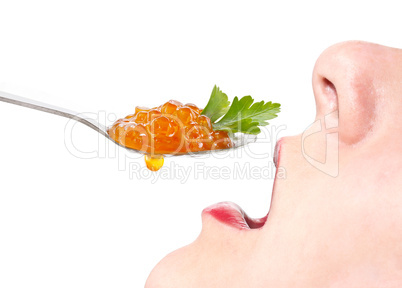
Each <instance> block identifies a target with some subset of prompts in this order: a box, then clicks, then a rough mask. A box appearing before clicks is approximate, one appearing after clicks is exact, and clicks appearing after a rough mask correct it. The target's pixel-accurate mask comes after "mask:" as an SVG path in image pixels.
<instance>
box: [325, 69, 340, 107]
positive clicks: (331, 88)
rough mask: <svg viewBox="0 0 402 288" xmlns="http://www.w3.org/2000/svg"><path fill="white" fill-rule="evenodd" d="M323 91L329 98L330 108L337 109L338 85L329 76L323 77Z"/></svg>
mask: <svg viewBox="0 0 402 288" xmlns="http://www.w3.org/2000/svg"><path fill="white" fill-rule="evenodd" d="M321 83H322V93H323V94H324V95H325V97H326V98H327V99H326V100H327V102H328V104H329V108H330V109H331V110H335V109H336V108H337V107H338V93H337V91H336V87H335V85H334V83H332V82H331V81H330V80H328V79H327V78H325V77H323V78H322V81H321Z"/></svg>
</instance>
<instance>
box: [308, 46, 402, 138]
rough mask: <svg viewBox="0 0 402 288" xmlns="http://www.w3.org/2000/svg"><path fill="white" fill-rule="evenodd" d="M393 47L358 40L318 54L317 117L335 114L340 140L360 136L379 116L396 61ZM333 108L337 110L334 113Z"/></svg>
mask: <svg viewBox="0 0 402 288" xmlns="http://www.w3.org/2000/svg"><path fill="white" fill-rule="evenodd" d="M395 50H397V49H394V48H389V47H385V46H381V45H377V44H372V43H366V42H361V41H350V42H343V43H339V44H336V45H334V46H331V47H329V48H328V49H327V50H325V51H324V52H323V53H322V54H321V56H320V57H319V58H318V60H317V62H316V64H315V67H314V72H313V90H314V96H315V100H316V107H317V115H316V117H317V118H321V117H324V116H326V115H329V114H331V113H332V114H334V115H337V116H335V117H338V119H337V120H338V123H339V124H338V125H339V127H338V128H339V129H338V131H339V140H341V141H343V142H344V143H346V144H354V143H357V142H359V141H361V140H363V139H364V138H365V137H366V136H367V135H368V133H369V131H371V129H372V128H373V125H375V123H376V120H377V118H378V117H379V111H378V110H379V107H380V104H381V99H382V98H383V97H384V96H385V95H384V94H385V93H386V89H385V88H386V87H387V85H386V84H387V83H385V82H387V81H390V79H389V78H387V77H386V75H389V74H390V71H392V69H393V67H394V66H395V63H394V62H393V60H392V59H395V57H394V56H395V55H393V54H394V53H395ZM334 111H336V112H337V113H333V112H334Z"/></svg>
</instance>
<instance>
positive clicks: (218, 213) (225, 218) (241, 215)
mask: <svg viewBox="0 0 402 288" xmlns="http://www.w3.org/2000/svg"><path fill="white" fill-rule="evenodd" d="M281 142H282V139H280V140H279V141H278V142H277V143H276V145H275V152H274V164H275V166H276V167H277V168H278V165H279V159H280V149H281ZM275 178H276V177H275ZM274 181H275V180H274ZM274 186H275V182H274ZM202 213H203V214H208V215H210V216H212V217H214V218H215V219H216V220H218V221H219V222H221V223H223V224H226V225H228V226H231V227H233V228H236V229H247V230H248V229H258V228H261V227H263V226H264V224H265V222H266V221H267V218H268V214H267V215H266V216H264V217H262V218H251V217H249V216H248V215H247V214H246V213H245V212H244V211H243V209H241V208H240V206H239V205H237V204H235V203H233V202H220V203H217V204H214V205H211V206H209V207H207V208H205V209H204V210H203V211H202Z"/></svg>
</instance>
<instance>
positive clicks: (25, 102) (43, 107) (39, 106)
mask: <svg viewBox="0 0 402 288" xmlns="http://www.w3.org/2000/svg"><path fill="white" fill-rule="evenodd" d="M0 101H3V102H7V103H11V104H15V105H20V106H23V107H27V108H31V109H35V110H39V111H43V112H47V113H51V114H56V115H59V116H63V117H66V118H70V119H73V120H76V121H78V122H81V123H82V124H85V125H87V126H89V127H91V128H92V129H94V130H95V131H97V132H99V133H101V134H102V135H104V136H106V137H109V135H108V133H107V131H106V126H104V125H102V124H101V123H99V122H98V121H96V120H95V119H92V118H88V117H87V116H85V115H83V114H80V113H77V112H74V111H71V110H68V109H65V108H62V107H57V106H53V105H50V104H46V103H43V102H39V101H35V100H32V99H28V98H24V97H21V96H17V95H13V94H10V93H7V92H3V91H0Z"/></svg>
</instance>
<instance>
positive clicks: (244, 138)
mask: <svg viewBox="0 0 402 288" xmlns="http://www.w3.org/2000/svg"><path fill="white" fill-rule="evenodd" d="M0 101H3V102H7V103H11V104H15V105H19V106H23V107H26V108H31V109H35V110H39V111H42V112H47V113H51V114H55V115H59V116H62V117H66V118H69V119H73V120H75V121H78V122H80V123H82V124H84V125H86V126H88V127H90V128H92V129H94V130H95V131H96V132H98V133H100V134H102V135H103V136H105V137H106V138H108V139H109V140H110V141H112V142H113V143H114V144H116V145H118V146H120V147H123V148H125V149H127V150H129V151H130V152H134V153H140V154H143V155H145V154H148V153H147V152H144V151H140V150H135V149H131V148H128V147H125V146H123V145H121V144H120V143H117V142H116V141H114V140H113V139H112V138H111V137H110V136H109V134H108V127H106V126H105V125H103V124H101V123H99V122H98V121H97V120H95V119H93V118H90V117H88V116H86V115H83V114H82V113H78V112H74V111H72V110H69V109H66V108H62V107H57V106H53V105H50V104H47V103H43V102H39V101H35V100H32V99H29V98H24V97H21V96H17V95H14V94H10V93H7V92H3V91H0ZM231 140H232V142H233V147H232V148H227V149H216V150H205V151H197V152H191V151H189V152H187V153H174V154H163V156H166V157H167V156H185V155H186V156H198V155H205V154H210V153H213V152H217V151H222V150H228V149H237V148H240V147H243V146H245V145H247V144H249V143H254V142H255V141H256V140H257V136H256V135H251V134H244V133H235V134H234V135H233V136H232V137H231Z"/></svg>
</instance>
